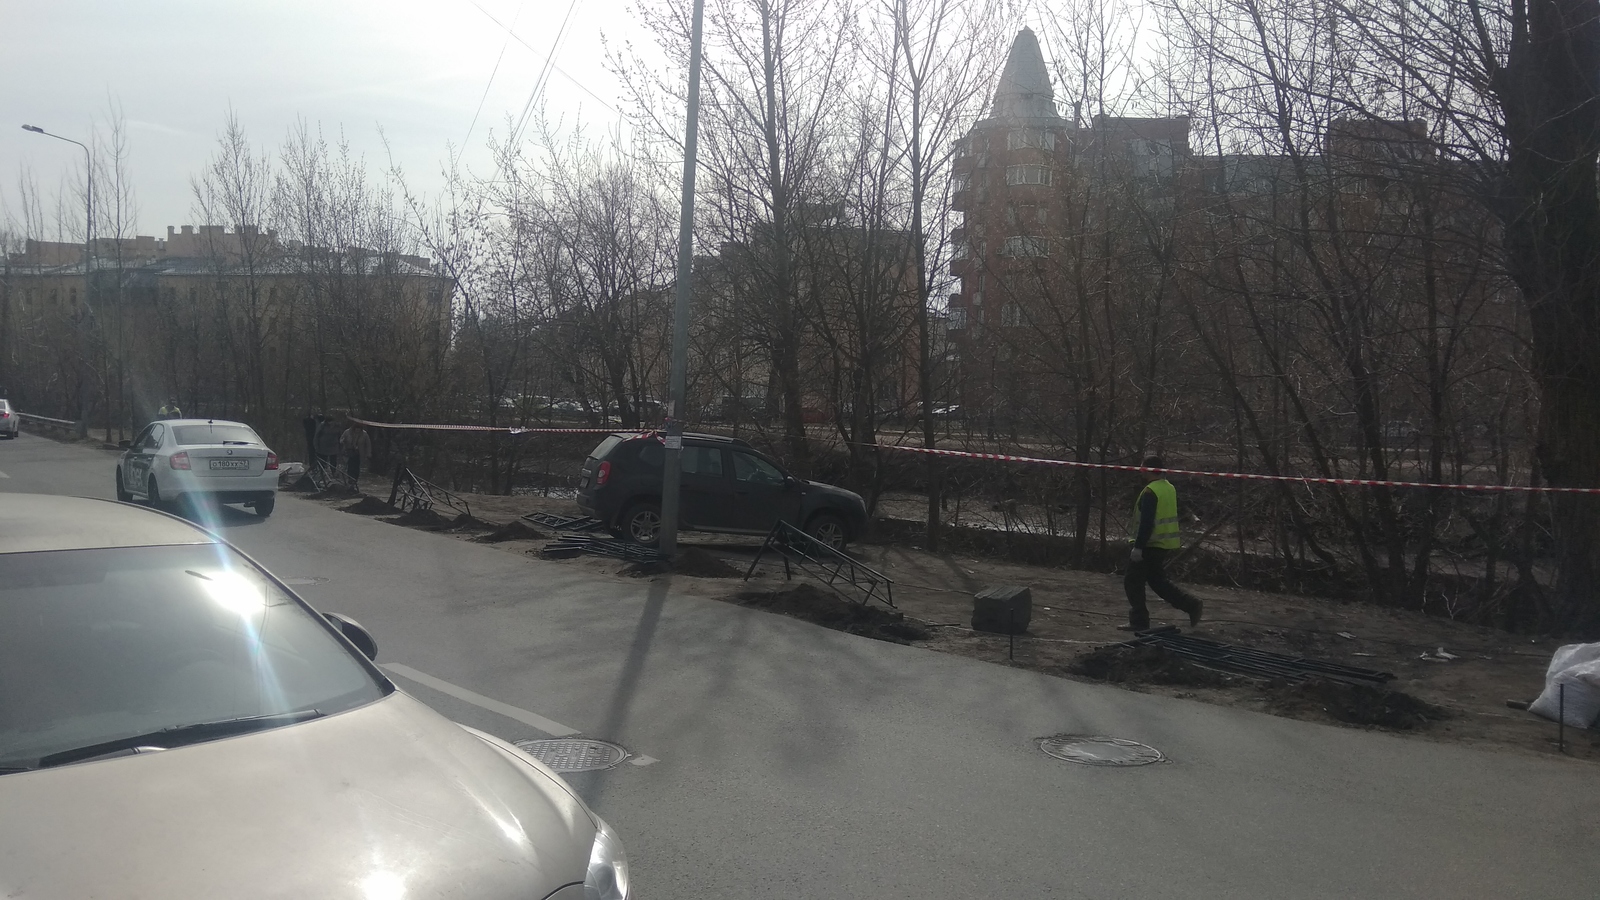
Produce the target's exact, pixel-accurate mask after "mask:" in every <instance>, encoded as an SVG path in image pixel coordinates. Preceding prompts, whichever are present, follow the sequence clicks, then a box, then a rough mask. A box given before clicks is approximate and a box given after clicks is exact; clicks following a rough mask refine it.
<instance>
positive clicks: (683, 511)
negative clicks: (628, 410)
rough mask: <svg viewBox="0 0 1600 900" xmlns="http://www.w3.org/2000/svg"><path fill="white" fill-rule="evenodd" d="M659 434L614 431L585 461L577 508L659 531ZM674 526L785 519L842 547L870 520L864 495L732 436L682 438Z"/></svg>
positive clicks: (622, 530) (650, 539)
mask: <svg viewBox="0 0 1600 900" xmlns="http://www.w3.org/2000/svg"><path fill="white" fill-rule="evenodd" d="M665 455H666V448H665V445H664V444H663V439H662V436H661V435H659V434H631V435H630V434H613V435H611V436H610V437H608V438H606V439H605V440H603V441H601V442H600V446H598V447H596V448H594V452H593V453H591V454H589V458H588V459H586V460H584V461H583V473H582V474H583V477H582V478H581V479H580V480H579V482H578V508H579V509H582V510H583V511H584V512H585V513H587V514H588V515H591V516H594V517H595V518H597V519H599V520H600V521H602V522H604V523H605V524H606V527H607V528H610V529H611V530H612V531H613V532H614V533H616V534H619V535H621V536H623V537H626V538H629V539H630V540H633V541H635V542H637V543H640V544H645V545H654V544H655V542H656V536H657V533H658V532H659V531H660V529H661V464H662V460H663V458H664V457H665ZM681 459H682V470H683V478H682V481H680V482H679V484H680V485H681V487H680V488H679V491H680V494H679V497H680V499H679V515H678V527H679V528H681V529H684V530H686V531H717V532H725V533H729V534H766V533H767V532H768V531H770V530H772V526H773V525H774V524H776V523H777V522H778V520H780V519H781V520H783V521H785V522H789V523H791V524H794V525H798V526H800V527H801V528H803V529H805V531H806V532H807V533H808V534H810V535H812V536H813V537H815V538H817V539H819V540H821V541H823V542H824V543H826V544H828V545H830V546H833V547H841V546H843V545H844V544H845V543H846V542H847V541H850V540H852V539H854V538H856V537H857V536H859V535H860V534H861V532H862V530H863V529H865V528H866V525H867V505H866V503H864V502H863V501H862V499H861V495H859V494H855V493H852V492H850V491H847V490H844V489H843V488H837V487H834V486H833V485H831V484H821V483H818V482H815V481H806V480H805V479H803V478H796V477H795V476H793V475H790V474H789V473H787V472H785V471H784V470H783V468H782V467H780V466H779V465H778V464H777V463H775V462H773V461H772V460H770V459H767V458H766V457H765V456H762V455H761V454H760V453H757V452H756V451H755V450H754V449H752V448H751V447H750V445H749V444H747V443H745V442H744V441H741V440H739V439H737V438H726V437H718V436H716V435H712V434H686V435H684V436H683V455H682V457H681Z"/></svg>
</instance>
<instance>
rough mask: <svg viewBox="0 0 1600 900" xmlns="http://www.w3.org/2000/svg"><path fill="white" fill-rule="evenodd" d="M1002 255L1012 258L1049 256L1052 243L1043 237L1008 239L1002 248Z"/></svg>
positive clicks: (1028, 236)
mask: <svg viewBox="0 0 1600 900" xmlns="http://www.w3.org/2000/svg"><path fill="white" fill-rule="evenodd" d="M1000 255H1001V256H1010V257H1025V256H1049V255H1050V242H1049V241H1047V240H1045V239H1044V238H1042V237H1034V236H1031V235H1018V236H1016V237H1008V238H1006V242H1005V244H1004V245H1002V246H1001V248H1000Z"/></svg>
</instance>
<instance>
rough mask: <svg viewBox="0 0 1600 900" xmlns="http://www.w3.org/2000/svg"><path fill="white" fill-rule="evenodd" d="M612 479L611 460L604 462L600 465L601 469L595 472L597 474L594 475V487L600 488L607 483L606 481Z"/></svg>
mask: <svg viewBox="0 0 1600 900" xmlns="http://www.w3.org/2000/svg"><path fill="white" fill-rule="evenodd" d="M610 477H611V461H610V460H606V461H605V462H602V463H601V464H600V468H599V469H597V470H595V473H594V486H595V487H600V486H601V485H604V484H605V483H606V480H607V479H609V478H610Z"/></svg>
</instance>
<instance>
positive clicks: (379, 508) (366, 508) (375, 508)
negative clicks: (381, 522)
mask: <svg viewBox="0 0 1600 900" xmlns="http://www.w3.org/2000/svg"><path fill="white" fill-rule="evenodd" d="M339 511H340V512H347V513H355V514H356V515H358V516H392V515H395V514H396V513H398V512H400V510H398V509H395V508H394V507H392V506H390V505H389V504H387V503H385V502H383V501H382V500H379V499H378V498H377V497H362V498H361V499H360V500H357V501H356V502H354V503H352V504H350V505H349V506H341V507H339Z"/></svg>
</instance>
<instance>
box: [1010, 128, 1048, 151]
mask: <svg viewBox="0 0 1600 900" xmlns="http://www.w3.org/2000/svg"><path fill="white" fill-rule="evenodd" d="M1024 147H1038V148H1040V149H1044V150H1054V149H1055V148H1056V133H1055V132H1054V131H1042V130H1040V129H1038V128H1014V129H1012V130H1011V131H1008V132H1006V149H1007V150H1021V149H1022V148H1024Z"/></svg>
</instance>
